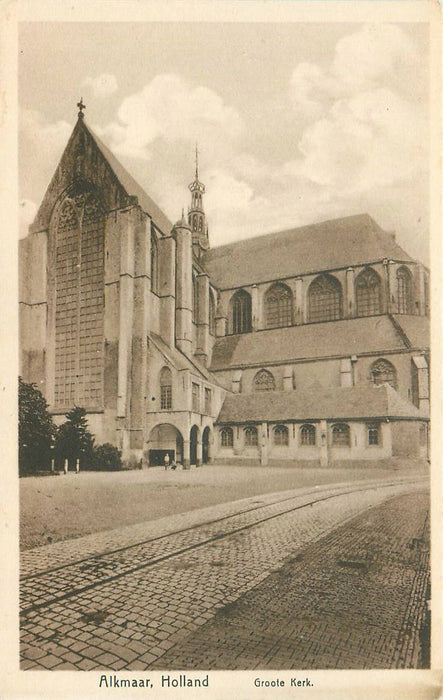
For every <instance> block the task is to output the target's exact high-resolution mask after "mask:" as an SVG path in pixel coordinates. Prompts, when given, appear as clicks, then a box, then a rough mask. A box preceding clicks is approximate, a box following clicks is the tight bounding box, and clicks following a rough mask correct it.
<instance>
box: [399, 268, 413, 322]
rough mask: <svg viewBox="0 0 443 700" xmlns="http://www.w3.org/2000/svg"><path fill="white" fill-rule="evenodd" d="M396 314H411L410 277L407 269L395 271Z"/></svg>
mask: <svg viewBox="0 0 443 700" xmlns="http://www.w3.org/2000/svg"><path fill="white" fill-rule="evenodd" d="M397 301H398V313H399V314H410V313H412V275H411V273H410V272H409V270H408V268H407V267H400V268H399V269H398V270H397Z"/></svg>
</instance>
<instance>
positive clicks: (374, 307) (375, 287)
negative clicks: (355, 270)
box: [355, 267, 381, 316]
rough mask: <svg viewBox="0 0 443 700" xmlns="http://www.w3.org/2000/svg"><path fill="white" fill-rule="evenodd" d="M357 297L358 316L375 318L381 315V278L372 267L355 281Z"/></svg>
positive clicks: (361, 273)
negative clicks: (374, 316)
mask: <svg viewBox="0 0 443 700" xmlns="http://www.w3.org/2000/svg"><path fill="white" fill-rule="evenodd" d="M355 288H356V289H355V296H356V300H357V315H358V316H373V315H374V314H380V313H381V284H380V277H379V276H378V275H377V273H376V272H375V271H374V270H372V269H371V268H370V267H368V268H366V269H365V270H363V271H362V272H360V274H359V275H358V277H357V279H356V281H355Z"/></svg>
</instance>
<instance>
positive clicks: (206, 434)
mask: <svg viewBox="0 0 443 700" xmlns="http://www.w3.org/2000/svg"><path fill="white" fill-rule="evenodd" d="M210 438H211V430H210V428H209V426H206V428H205V429H204V431H203V438H202V462H203V464H208V462H209V458H210V456H211V455H210V447H209V441H210Z"/></svg>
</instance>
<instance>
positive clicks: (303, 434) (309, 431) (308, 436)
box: [300, 423, 315, 445]
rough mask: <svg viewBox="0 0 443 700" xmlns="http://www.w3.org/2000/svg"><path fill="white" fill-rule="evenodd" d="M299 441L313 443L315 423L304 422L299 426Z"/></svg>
mask: <svg viewBox="0 0 443 700" xmlns="http://www.w3.org/2000/svg"><path fill="white" fill-rule="evenodd" d="M300 443H301V444H302V445H315V425H310V424H308V423H306V424H305V425H302V426H301V428H300Z"/></svg>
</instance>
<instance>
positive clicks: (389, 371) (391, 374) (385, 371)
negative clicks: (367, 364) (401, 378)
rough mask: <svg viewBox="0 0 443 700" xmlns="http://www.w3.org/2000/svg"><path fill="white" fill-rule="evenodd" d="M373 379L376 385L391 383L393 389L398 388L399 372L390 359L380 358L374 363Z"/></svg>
mask: <svg viewBox="0 0 443 700" xmlns="http://www.w3.org/2000/svg"><path fill="white" fill-rule="evenodd" d="M371 379H372V383H373V384H375V385H376V386H379V385H380V384H389V385H390V386H392V388H393V389H396V388H397V372H396V371H395V367H394V365H392V364H391V363H390V362H389V361H388V360H383V359H380V360H376V361H375V362H374V363H373V364H372V366H371Z"/></svg>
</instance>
